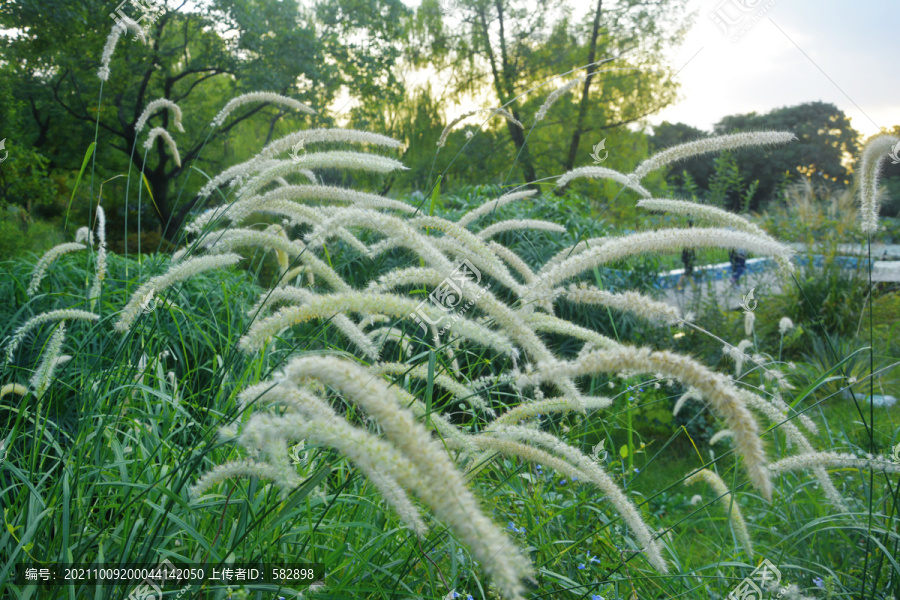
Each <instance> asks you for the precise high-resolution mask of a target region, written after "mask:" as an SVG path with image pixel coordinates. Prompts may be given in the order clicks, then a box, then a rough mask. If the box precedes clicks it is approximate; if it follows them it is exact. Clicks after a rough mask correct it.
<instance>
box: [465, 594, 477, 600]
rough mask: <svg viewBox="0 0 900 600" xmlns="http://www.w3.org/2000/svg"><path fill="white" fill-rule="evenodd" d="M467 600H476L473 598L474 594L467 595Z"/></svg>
mask: <svg viewBox="0 0 900 600" xmlns="http://www.w3.org/2000/svg"><path fill="white" fill-rule="evenodd" d="M466 600H475V599H474V598H472V594H466Z"/></svg>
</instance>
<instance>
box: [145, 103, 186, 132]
mask: <svg viewBox="0 0 900 600" xmlns="http://www.w3.org/2000/svg"><path fill="white" fill-rule="evenodd" d="M160 109H166V110H168V111H169V112H170V113H172V118H173V123H174V124H175V129H177V130H178V131H180V132H181V133H184V126H183V125H182V124H181V119H182V114H181V107H180V106H178V105H177V104H175V103H174V102H172V101H171V100H169V99H167V98H157V99H156V100H153V101H152V102H148V103H147V106H145V107H144V112H142V113H141V116H140V117H138V120H137V122H135V124H134V132H135V134H139V133H140V132H142V131H143V130H144V127H146V126H147V121H148V120H149V119H150V117H152V116H153V115H154V113H156V111H158V110H160Z"/></svg>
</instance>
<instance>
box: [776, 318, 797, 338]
mask: <svg viewBox="0 0 900 600" xmlns="http://www.w3.org/2000/svg"><path fill="white" fill-rule="evenodd" d="M793 328H794V322H793V321H791V320H790V318H788V317H781V320H780V321H778V333H780V334H781V335H786V334H787V333H788V332H789V331H790V330H791V329H793Z"/></svg>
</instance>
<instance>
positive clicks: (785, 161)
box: [714, 102, 859, 205]
mask: <svg viewBox="0 0 900 600" xmlns="http://www.w3.org/2000/svg"><path fill="white" fill-rule="evenodd" d="M761 130H777V131H791V132H793V133H794V134H795V135H796V136H797V138H798V140H797V141H794V142H791V143H790V144H785V145H784V146H778V147H774V148H768V149H766V150H765V151H758V150H757V151H752V152H742V153H741V154H740V157H739V159H738V163H739V165H740V169H741V174H742V175H743V177H744V180H745V181H753V180H759V188H758V190H757V194H756V201H755V203H754V204H756V205H758V203H759V202H760V201H765V200H768V199H771V198H772V197H774V196H775V195H776V192H777V191H778V190H779V189H781V188H782V187H783V186H784V185H785V184H787V183H788V182H790V181H791V180H792V179H794V178H796V177H798V175H808V176H810V177H814V178H817V179H820V180H824V181H829V182H832V183H840V184H845V183H849V179H850V172H851V171H850V165H851V158H852V157H855V156H856V155H857V153H858V152H859V133H858V132H857V131H856V130H855V129H853V127H851V126H850V119H848V118H847V116H846V115H845V114H844V113H843V111H841V110H840V109H838V108H837V107H836V106H835V105H833V104H827V103H824V102H809V103H805V104H799V105H797V106H790V107H785V108H778V109H775V110H773V111H770V112H768V113H766V114H763V115H757V114H756V113H748V114H744V115H732V116H728V117H725V118H723V119H722V120H721V121H719V123H717V124H716V125H715V127H714V132H715V133H716V134H725V133H734V132H737V131H761Z"/></svg>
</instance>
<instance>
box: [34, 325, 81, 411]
mask: <svg viewBox="0 0 900 600" xmlns="http://www.w3.org/2000/svg"><path fill="white" fill-rule="evenodd" d="M65 339H66V322H65V321H60V323H59V325H57V326H56V330H55V331H54V332H53V334H52V335H51V336H50V340H49V341H48V342H47V346H46V348H45V349H44V353H43V355H42V357H41V363H40V365H38V368H37V370H36V371H35V372H34V375H33V376H32V377H31V388H32V389H33V390H34V395H35V396H37V397H38V398H40V397H41V396H43V395H44V392H45V391H47V388H48V387H50V383H51V382H52V381H53V372H54V371H55V370H56V367H58V366H59V365H60V364H62V363H63V362H65V359H63V360H60V359H62V358H63V357H62V356H61V355H62V346H63V342H64V341H65ZM69 358H71V357H69Z"/></svg>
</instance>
